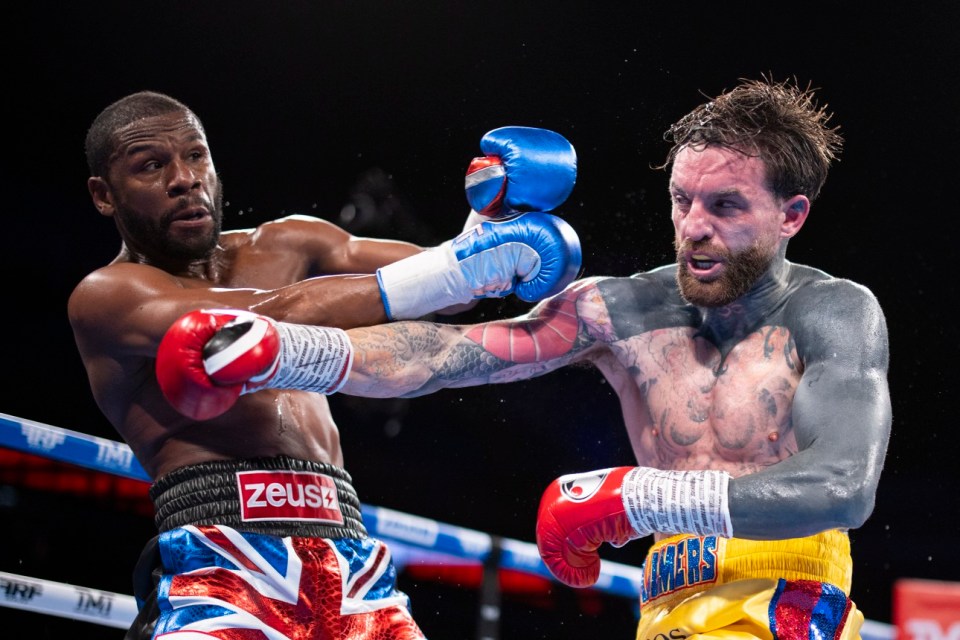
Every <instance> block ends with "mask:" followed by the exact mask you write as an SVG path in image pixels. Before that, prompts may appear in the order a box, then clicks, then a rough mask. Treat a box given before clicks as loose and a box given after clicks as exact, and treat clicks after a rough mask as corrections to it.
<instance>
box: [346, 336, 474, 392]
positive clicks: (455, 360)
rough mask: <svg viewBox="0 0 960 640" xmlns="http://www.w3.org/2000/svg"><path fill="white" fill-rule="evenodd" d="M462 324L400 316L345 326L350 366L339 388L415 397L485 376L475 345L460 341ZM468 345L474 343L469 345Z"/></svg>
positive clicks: (462, 384) (461, 338)
mask: <svg viewBox="0 0 960 640" xmlns="http://www.w3.org/2000/svg"><path fill="white" fill-rule="evenodd" d="M464 332H465V327H460V326H455V325H440V324H434V323H430V322H418V321H403V322H393V323H389V324H385V325H379V326H374V327H362V328H356V329H351V330H350V331H348V332H347V335H348V336H349V339H350V344H351V346H352V348H353V366H352V368H351V370H350V375H349V378H348V379H347V381H346V383H345V384H344V386H343V388H342V389H341V390H340V392H341V393H345V394H348V395H356V396H365V397H369V398H398V397H416V396H421V395H425V394H428V393H432V392H434V391H437V390H439V389H443V388H446V387H453V386H472V385H479V384H484V383H486V382H488V381H489V377H488V376H484V375H483V371H482V370H480V369H478V368H477V367H475V366H473V365H472V364H471V362H476V361H477V360H478V358H474V359H470V358H466V357H462V356H461V357H458V356H457V354H458V353H460V354H464V353H465V352H466V351H479V347H476V345H473V343H470V342H469V341H467V342H464V340H465V339H464ZM471 346H472V348H471Z"/></svg>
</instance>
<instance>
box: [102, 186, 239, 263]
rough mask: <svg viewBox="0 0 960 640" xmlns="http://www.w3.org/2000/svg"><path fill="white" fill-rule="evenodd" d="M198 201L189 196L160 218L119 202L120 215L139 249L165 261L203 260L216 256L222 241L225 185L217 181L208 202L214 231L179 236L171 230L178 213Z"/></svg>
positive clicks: (121, 222)
mask: <svg viewBox="0 0 960 640" xmlns="http://www.w3.org/2000/svg"><path fill="white" fill-rule="evenodd" d="M192 204H196V203H195V202H191V201H189V200H187V199H184V200H183V203H182V204H180V205H178V206H176V207H173V208H172V209H170V210H169V211H166V212H164V214H163V215H162V216H160V218H159V219H157V218H153V217H150V216H146V215H143V214H141V213H140V212H138V211H134V210H133V209H130V208H129V207H125V206H122V205H121V204H120V203H118V204H117V212H116V216H117V219H118V221H119V222H120V224H121V225H122V226H123V228H124V229H125V230H126V236H127V238H128V239H130V240H131V241H133V242H134V243H135V244H134V246H135V247H136V248H137V250H138V251H140V252H142V253H144V254H145V255H149V256H162V257H163V259H164V260H173V261H178V262H179V261H189V260H200V259H203V258H207V257H209V256H210V255H212V253H213V250H214V249H215V248H216V247H217V243H218V242H219V241H220V231H221V229H222V226H223V185H222V184H221V183H220V182H219V180H218V181H217V187H216V190H215V191H214V194H213V201H212V202H210V203H206V202H204V203H203V204H205V205H206V206H207V207H208V208H209V210H210V216H211V217H212V218H213V230H212V231H211V232H210V233H205V234H199V233H197V234H192V235H190V236H178V235H176V234H172V233H171V232H170V226H171V225H172V223H173V220H174V218H175V217H176V215H177V213H178V212H179V211H180V210H181V209H182V208H184V207H186V206H189V205H192Z"/></svg>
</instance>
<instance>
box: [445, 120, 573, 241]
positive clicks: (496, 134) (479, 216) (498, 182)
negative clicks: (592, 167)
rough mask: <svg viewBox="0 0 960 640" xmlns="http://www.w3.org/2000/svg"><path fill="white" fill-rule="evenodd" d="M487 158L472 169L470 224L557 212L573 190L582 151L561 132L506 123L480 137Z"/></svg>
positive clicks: (476, 161)
mask: <svg viewBox="0 0 960 640" xmlns="http://www.w3.org/2000/svg"><path fill="white" fill-rule="evenodd" d="M480 150H481V151H483V153H484V156H483V157H480V158H474V159H473V162H471V163H470V166H469V168H468V169H467V177H466V181H465V187H466V192H467V202H469V203H470V208H471V214H470V216H469V217H468V221H467V225H466V226H465V227H464V228H469V227H470V226H472V225H473V224H476V223H479V222H481V221H482V220H483V219H485V218H498V217H503V216H509V215H513V214H516V213H523V212H527V211H552V210H554V209H556V208H557V207H559V206H560V205H561V204H563V202H564V201H565V200H566V199H567V197H568V196H569V195H570V192H571V191H573V185H574V183H575V182H576V180H577V153H576V151H575V150H574V148H573V145H572V144H570V142H569V141H567V139H566V138H564V137H563V136H562V135H560V134H559V133H556V132H553V131H550V130H548V129H537V128H535V127H501V128H499V129H494V130H493V131H490V132H488V133H487V134H485V135H484V136H483V138H482V139H481V140H480Z"/></svg>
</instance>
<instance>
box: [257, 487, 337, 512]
mask: <svg viewBox="0 0 960 640" xmlns="http://www.w3.org/2000/svg"><path fill="white" fill-rule="evenodd" d="M244 488H245V489H248V490H252V491H253V493H252V495H251V496H250V497H249V498H247V502H246V504H247V506H248V507H254V508H255V507H266V506H267V505H268V504H269V505H270V506H272V507H282V506H284V505H285V504H287V503H289V504H291V505H293V506H295V507H303V506H307V507H326V508H328V509H332V508H333V507H335V506H337V496H336V494H335V493H333V492H331V490H330V489H327V488H324V487H318V486H316V485H312V484H308V485H291V484H285V485H284V484H280V483H279V482H271V483H270V484H268V485H264V484H261V483H252V484H248V485H246V486H245V487H244Z"/></svg>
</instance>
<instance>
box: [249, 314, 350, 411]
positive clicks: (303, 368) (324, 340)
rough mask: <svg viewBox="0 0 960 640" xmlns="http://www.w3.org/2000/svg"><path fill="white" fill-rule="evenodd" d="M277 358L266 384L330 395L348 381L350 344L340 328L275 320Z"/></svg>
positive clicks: (275, 387) (279, 387) (274, 387)
mask: <svg viewBox="0 0 960 640" xmlns="http://www.w3.org/2000/svg"><path fill="white" fill-rule="evenodd" d="M276 325H277V331H278V332H279V333H280V358H279V367H278V370H277V375H276V376H274V378H273V379H272V380H270V382H268V383H267V385H266V386H267V387H269V388H272V389H299V390H301V391H316V392H317V393H323V394H327V395H330V394H332V393H336V392H337V391H339V390H340V389H341V387H343V385H344V384H345V383H346V382H347V378H348V377H349V375H350V367H351V365H352V364H353V345H351V344H350V338H349V336H347V332H346V331H344V330H343V329H333V328H329V327H315V326H309V325H302V324H290V323H287V322H278V323H276Z"/></svg>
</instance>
